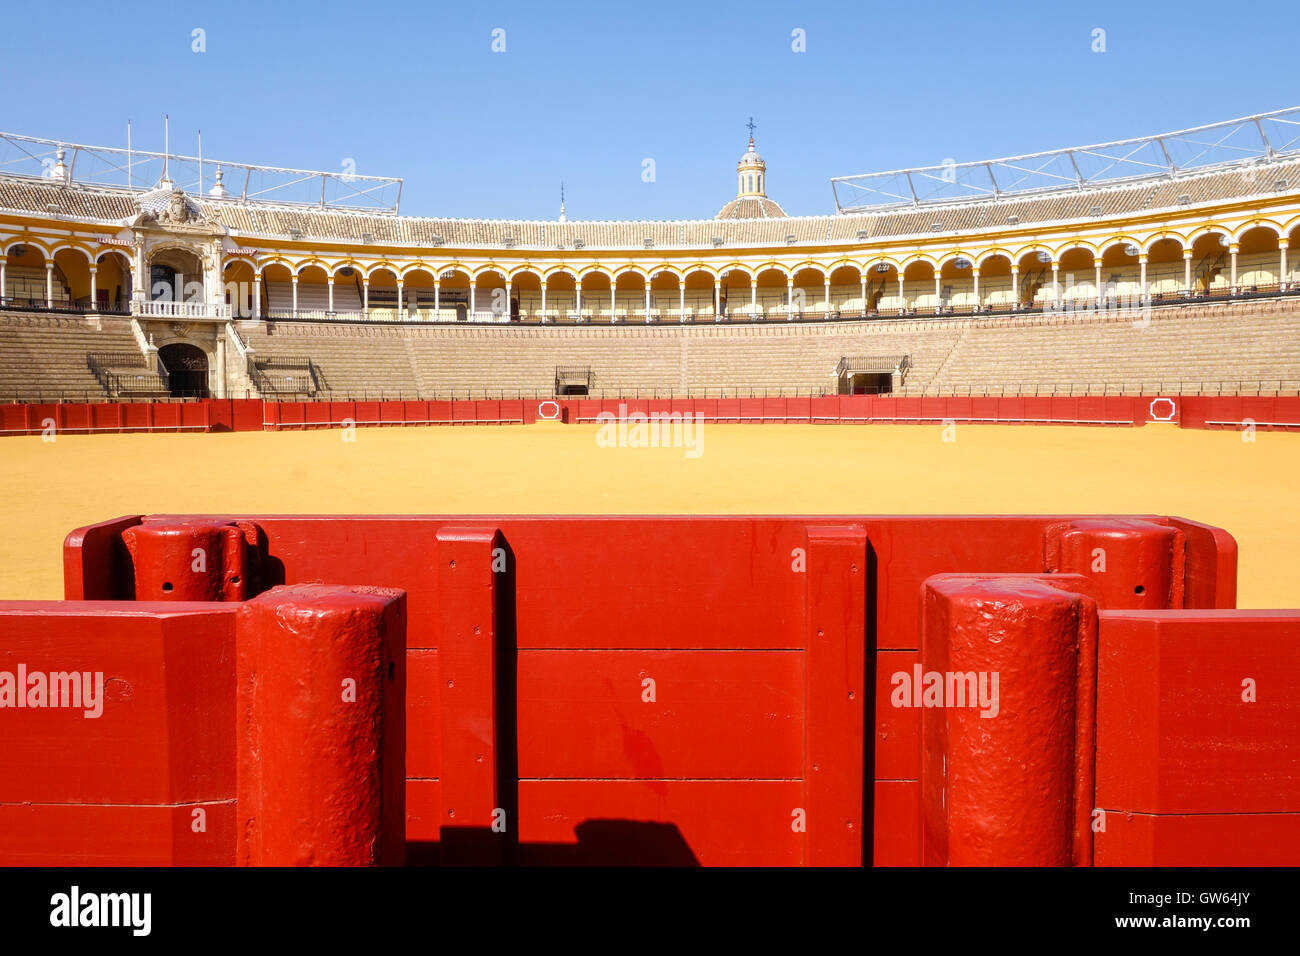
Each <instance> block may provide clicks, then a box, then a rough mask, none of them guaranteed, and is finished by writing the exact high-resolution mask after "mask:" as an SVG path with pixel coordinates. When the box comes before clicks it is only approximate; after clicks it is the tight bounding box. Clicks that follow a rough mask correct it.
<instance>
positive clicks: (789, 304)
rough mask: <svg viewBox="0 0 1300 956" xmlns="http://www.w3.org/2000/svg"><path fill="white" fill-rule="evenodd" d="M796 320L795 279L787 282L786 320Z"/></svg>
mask: <svg viewBox="0 0 1300 956" xmlns="http://www.w3.org/2000/svg"><path fill="white" fill-rule="evenodd" d="M792 318H794V279H793V278H790V279H786V280H785V320H786V321H787V322H789V321H790V320H791V319H792Z"/></svg>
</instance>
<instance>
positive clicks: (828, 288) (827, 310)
mask: <svg viewBox="0 0 1300 956" xmlns="http://www.w3.org/2000/svg"><path fill="white" fill-rule="evenodd" d="M824 284H825V287H826V292H825V295H826V308H825V309H823V312H824V313H825V314H826V315H829V314H830V311H831V277H830V276H827V277H826V279H825V280H824Z"/></svg>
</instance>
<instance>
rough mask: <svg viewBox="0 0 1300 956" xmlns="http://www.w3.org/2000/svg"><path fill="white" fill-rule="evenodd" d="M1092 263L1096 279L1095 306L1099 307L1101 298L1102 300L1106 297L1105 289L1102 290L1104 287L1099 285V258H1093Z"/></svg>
mask: <svg viewBox="0 0 1300 956" xmlns="http://www.w3.org/2000/svg"><path fill="white" fill-rule="evenodd" d="M1093 265H1094V267H1095V268H1096V270H1097V279H1096V283H1097V308H1099V309H1100V308H1101V303H1102V300H1104V299H1105V298H1106V290H1104V289H1103V288H1102V287H1101V260H1100V259H1094V260H1093Z"/></svg>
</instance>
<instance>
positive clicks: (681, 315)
mask: <svg viewBox="0 0 1300 956" xmlns="http://www.w3.org/2000/svg"><path fill="white" fill-rule="evenodd" d="M677 321H678V322H685V321H686V280H685V279H678V280H677Z"/></svg>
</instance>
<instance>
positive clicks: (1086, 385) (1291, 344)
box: [923, 303, 1300, 395]
mask: <svg viewBox="0 0 1300 956" xmlns="http://www.w3.org/2000/svg"><path fill="white" fill-rule="evenodd" d="M1295 305H1296V303H1286V306H1291V307H1294V306H1295ZM1217 308H1218V309H1219V310H1223V312H1222V314H1221V315H1216V314H1215V311H1216V309H1215V307H1210V308H1208V309H1196V308H1187V309H1169V310H1160V309H1156V310H1152V312H1151V315H1150V323H1149V324H1144V323H1143V322H1142V316H1141V315H1138V316H1136V317H1134V316H1132V315H1122V316H1116V317H1113V318H1109V319H1106V318H1100V319H1099V318H1095V317H1094V318H1089V319H1087V320H1079V319H1071V318H1069V317H1065V318H1060V319H1057V320H1056V321H1054V322H1047V321H1045V322H1043V323H1042V324H1037V325H1024V324H1017V323H1015V322H1013V321H1008V320H997V321H989V322H987V323H980V322H971V323H969V324H968V325H967V327H966V328H965V329H963V330H961V332H960V336H959V339H958V342H957V345H956V348H954V349H953V352H952V355H951V356H950V357H949V359H948V360H947V361H946V362H945V363H944V364H943V366H942V368H941V370H940V371H939V373H938V374H937V375H936V376H934V377H933V379H932V380H930V381H929V382H928V383H927V384H926V385H925V386H924V388H923V391H924V393H925V394H931V395H948V394H963V393H967V392H970V391H972V390H974V391H976V392H977V393H978V392H979V391H980V390H984V391H986V392H988V393H992V394H998V393H1002V392H1007V393H1010V392H1015V391H1025V390H1030V391H1033V390H1038V389H1040V388H1043V387H1047V388H1052V389H1061V388H1066V389H1070V390H1072V391H1073V392H1074V393H1075V394H1080V393H1083V392H1090V393H1091V392H1105V393H1109V394H1143V393H1149V392H1153V391H1179V392H1188V391H1191V392H1203V391H1212V390H1214V389H1217V388H1219V387H1221V386H1222V385H1223V384H1224V383H1233V385H1234V387H1233V388H1231V389H1230V390H1231V391H1241V392H1250V391H1253V390H1256V389H1262V390H1269V389H1275V390H1278V391H1282V392H1287V391H1295V390H1296V389H1297V387H1300V311H1297V310H1295V309H1294V308H1291V309H1288V310H1285V311H1283V310H1275V311H1270V312H1266V313H1263V314H1259V315H1253V316H1250V317H1249V319H1248V320H1247V319H1245V318H1244V317H1238V316H1236V315H1234V314H1233V312H1231V311H1227V310H1226V309H1224V307H1217ZM1239 308H1240V307H1234V309H1239ZM1252 386H1255V388H1252Z"/></svg>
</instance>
